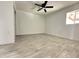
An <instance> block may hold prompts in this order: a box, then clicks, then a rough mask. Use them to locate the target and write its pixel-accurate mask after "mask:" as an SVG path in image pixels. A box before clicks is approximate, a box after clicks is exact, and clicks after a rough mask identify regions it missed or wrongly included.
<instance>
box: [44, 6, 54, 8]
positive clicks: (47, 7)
mask: <svg viewBox="0 0 79 59" xmlns="http://www.w3.org/2000/svg"><path fill="white" fill-rule="evenodd" d="M45 8H53V6H46V7H45Z"/></svg>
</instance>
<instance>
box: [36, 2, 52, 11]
mask: <svg viewBox="0 0 79 59" xmlns="http://www.w3.org/2000/svg"><path fill="white" fill-rule="evenodd" d="M47 2H48V1H45V2H44V3H43V4H41V5H40V4H36V3H35V5H37V6H39V7H41V8H40V9H38V10H37V11H41V10H42V9H44V11H45V12H47V10H46V8H53V6H46V4H47Z"/></svg>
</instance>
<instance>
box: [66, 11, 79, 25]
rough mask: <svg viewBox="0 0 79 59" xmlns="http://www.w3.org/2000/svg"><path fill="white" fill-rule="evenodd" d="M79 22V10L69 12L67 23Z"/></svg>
mask: <svg viewBox="0 0 79 59" xmlns="http://www.w3.org/2000/svg"><path fill="white" fill-rule="evenodd" d="M77 23H79V10H76V11H72V12H68V13H67V14H66V24H77Z"/></svg>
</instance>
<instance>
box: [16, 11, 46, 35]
mask: <svg viewBox="0 0 79 59" xmlns="http://www.w3.org/2000/svg"><path fill="white" fill-rule="evenodd" d="M44 32H45V20H44V17H43V16H40V15H36V14H32V13H29V12H24V11H20V10H17V11H16V35H24V34H36V33H44Z"/></svg>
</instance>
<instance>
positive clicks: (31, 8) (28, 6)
mask: <svg viewBox="0 0 79 59" xmlns="http://www.w3.org/2000/svg"><path fill="white" fill-rule="evenodd" d="M35 3H37V4H42V3H44V1H17V2H15V4H16V9H18V10H23V11H27V12H32V13H36V14H48V13H51V12H55V11H57V10H60V9H62V8H65V7H68V6H70V5H73V4H75V3H78V1H48V3H47V5H48V6H49V5H52V6H54V8H47V9H46V10H47V13H45V12H44V10H41V11H39V12H38V11H37V10H38V9H39V8H40V7H38V6H36V5H35Z"/></svg>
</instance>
